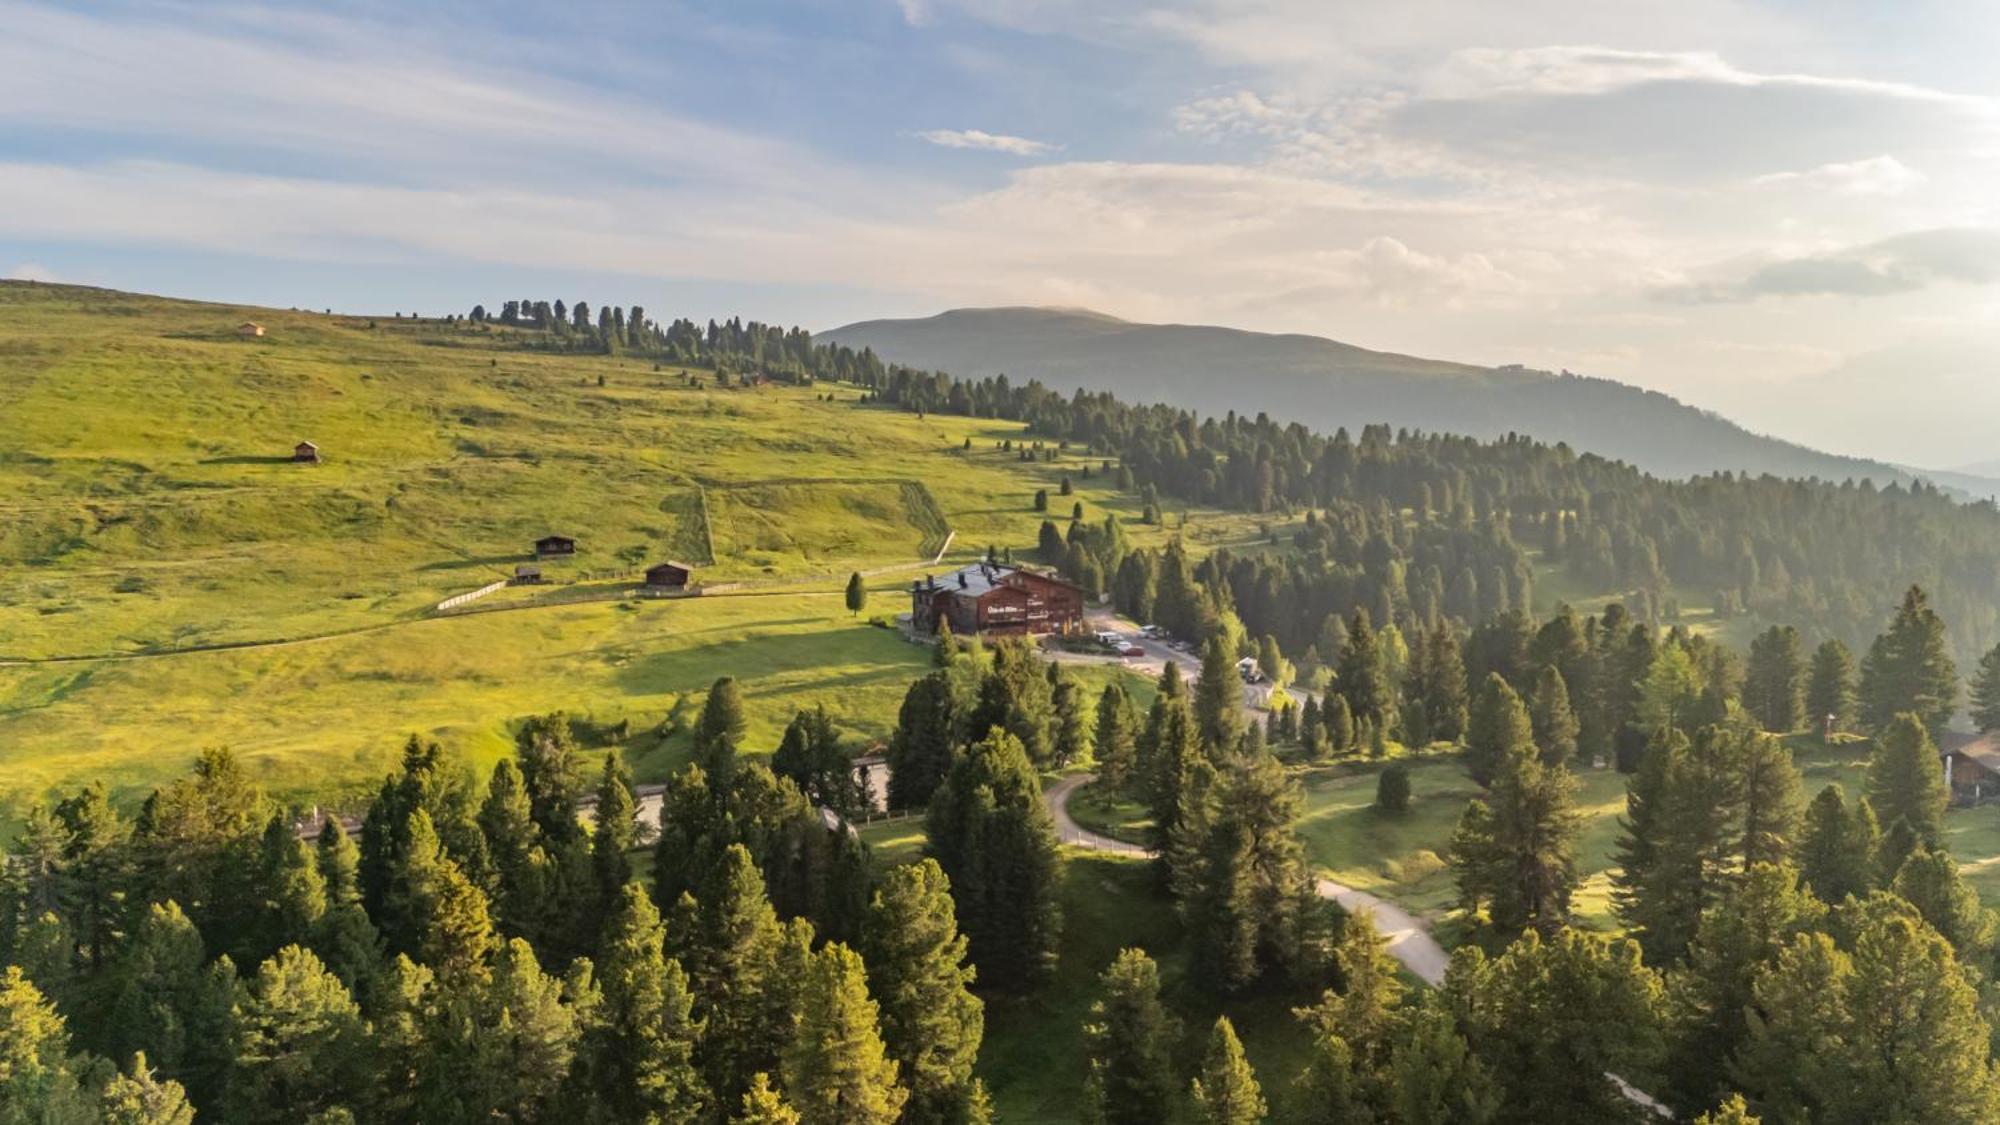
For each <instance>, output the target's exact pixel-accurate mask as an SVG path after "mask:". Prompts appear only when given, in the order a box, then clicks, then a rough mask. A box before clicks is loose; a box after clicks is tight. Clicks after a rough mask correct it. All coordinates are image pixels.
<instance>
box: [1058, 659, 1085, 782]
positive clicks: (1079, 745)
mask: <svg viewBox="0 0 2000 1125" xmlns="http://www.w3.org/2000/svg"><path fill="white" fill-rule="evenodd" d="M1049 702H1050V705H1051V706H1052V707H1053V708H1054V709H1055V721H1054V726H1053V734H1054V744H1053V747H1052V749H1053V753H1052V754H1051V757H1050V760H1051V762H1052V763H1053V764H1054V765H1055V766H1056V768H1058V769H1061V768H1064V767H1066V766H1070V765H1074V764H1077V763H1080V762H1083V761H1086V760H1087V759H1089V757H1090V754H1091V738H1090V734H1091V731H1090V722H1089V719H1088V718H1086V716H1085V713H1084V707H1085V703H1084V687H1083V684H1081V683H1080V682H1078V681H1077V678H1076V677H1075V676H1073V675H1071V674H1070V672H1069V671H1068V669H1066V668H1064V667H1063V666H1062V665H1061V664H1057V663H1054V662H1053V661H1052V662H1050V664H1049Z"/></svg>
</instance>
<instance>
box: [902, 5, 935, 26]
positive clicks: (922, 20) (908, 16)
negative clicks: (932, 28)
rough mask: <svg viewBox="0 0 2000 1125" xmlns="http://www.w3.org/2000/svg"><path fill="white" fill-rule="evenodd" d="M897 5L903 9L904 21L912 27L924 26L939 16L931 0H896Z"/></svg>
mask: <svg viewBox="0 0 2000 1125" xmlns="http://www.w3.org/2000/svg"><path fill="white" fill-rule="evenodd" d="M896 6H897V7H898V8H901V9H902V12H903V22H904V23H907V24H909V25H910V26H911V27H923V26H925V25H927V24H929V23H930V22H931V21H932V20H934V19H936V18H937V13H935V12H933V11H932V10H931V5H930V0H896Z"/></svg>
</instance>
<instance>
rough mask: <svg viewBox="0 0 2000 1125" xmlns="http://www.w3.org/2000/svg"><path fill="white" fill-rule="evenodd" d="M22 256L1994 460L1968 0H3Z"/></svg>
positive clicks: (1993, 17)
mask: <svg viewBox="0 0 2000 1125" xmlns="http://www.w3.org/2000/svg"><path fill="white" fill-rule="evenodd" d="M0 28H5V30H6V34H5V35H0V276H10V275H11V276H22V277H41V278H54V279H60V280H67V281H79V282H85V283H91V284H100V285H108V286H115V287H120V288H129V289H139V290H146V291H153V292H162V293H170V294H175V295H184V296H193V297H207V298H216V299H226V300H239V301H248V302H256V303H264V304H274V305H298V306H308V307H327V306H332V307H337V308H342V309H349V310H354V311H373V312H389V311H397V310H405V311H407V310H419V311H423V312H426V313H440V312H445V311H458V310H462V309H464V308H466V307H469V306H470V305H471V304H472V303H474V302H479V301H483V302H486V303H489V304H491V303H493V302H496V301H498V300H503V299H506V298H507V297H510V296H516V295H523V294H537V295H547V296H549V297H556V296H562V297H566V298H568V299H572V300H574V299H576V298H583V299H585V300H588V301H590V302H592V303H601V302H604V301H607V300H610V301H616V302H620V303H640V304H644V305H645V306H646V307H647V308H648V309H652V310H658V311H660V312H669V313H672V314H688V315H696V316H708V315H717V316H721V315H730V314H742V315H746V316H754V317H760V318H765V319H775V320H783V321H787V322H797V323H803V324H805V325H807V326H809V327H831V326H833V325H836V324H839V323H843V322H845V321H848V320H852V319H860V318H864V317H872V316H893V315H921V314H927V313H931V312H935V311H938V310H940V309H943V308H947V307H953V306H959V305H970V304H1063V305H1081V306H1088V307H1092V308H1097V309H1100V310H1102V311H1105V312H1110V313H1113V314H1116V315H1121V316H1127V317H1131V318H1134V319H1146V320H1178V321H1198V322H1208V323H1225V324H1232V325H1238V326H1241V327H1247V328H1256V329H1266V330H1283V331H1304V332H1314V333H1319V334H1323V335H1329V336H1334V337H1336V338H1340V339H1345V340H1349V341H1351V342H1354V343H1359V344H1363V345H1366V346H1371V347H1380V348H1389V349H1394V350H1399V351H1407V352H1414V353H1418V354H1426V355H1436V356H1442V357H1449V358H1456V359H1465V360H1470V361H1475V362H1488V363H1509V362H1523V363H1528V364H1530V365H1533V366H1539V367H1548V368H1552V369H1557V368H1568V369H1572V370H1577V371H1583V372H1588V373H1591V374H1598V375H1605V376H1610V377H1614V378H1620V379H1625V380H1628V381H1631V382H1636V383H1641V384H1643V385H1647V386H1651V387H1657V388H1659V389H1662V390H1666V391H1669V392H1671V393H1674V394H1677V395H1680V396H1682V397H1684V398H1687V399H1689V400H1691V401H1695V402H1697V403H1700V404H1703V405H1707V406H1711V407H1714V408H1717V409H1720V410H1723V411H1724V412H1726V413H1729V414H1731V415H1733V416H1735V417H1738V418H1740V419H1741V420H1743V421H1745V422H1746V423H1748V424H1751V425H1753V426H1755V427H1758V428H1761V429H1765V430H1768V431H1771V432H1776V433H1780V434H1782V435H1784V436H1787V437H1792V438H1796V439H1799V440H1803V441H1807V442H1810V443H1812V444H1815V445H1819V446H1822V447H1826V448H1832V449H1838V450H1842V451H1848V452H1857V453H1864V454H1870V455H1875V456H1883V457H1889V458H1894V459H1899V460H1903V461H1906V462H1911V463H1918V464H1928V465H1934V466H1939V467H1946V466H1951V465H1957V464H1962V463H1967V462H1974V461H1981V460H1989V459H1994V458H2000V448H1996V447H1995V443H1994V440H1993V438H1992V436H1991V424H1990V419H1991V418H1993V417H1995V416H2000V378H1996V376H1997V375H2000V334H1996V333H1995V329H1996V328H2000V301H1996V289H1995V286H1996V284H2000V214H1996V210H2000V202H1996V200H2000V193H1995V192H1994V191H1993V190H1992V187H1991V185H1992V184H1993V183H1995V182H2000V177H1996V175H1995V174H1996V173H2000V70H1996V69H1995V68H1994V67H1992V66H1991V59H1992V58H1994V57H1996V55H2000V13H1996V11H1995V9H1994V8H1993V7H1992V5H1990V4H1986V3H1980V2H1975V0H1911V2H1909V3H1901V4H1890V3H1863V2H1860V0H1815V2H1813V3H1806V2H1804V0H1680V2H1678V3H1675V4H1672V5H1662V4H1641V3H1603V2H1599V3H1592V4H1582V3H1571V2H1555V0H1513V2H1510V3H1507V4H1494V3H1491V2H1490V0H1478V2H1475V0H1401V2H1398V3H1389V2H1380V0H1359V2H1354V0H1350V2H1328V0H1171V2H1169V3H1160V4H1154V3H1140V2H1137V0H838V2H836V0H823V2H813V0H800V2H792V3H779V2H775V0H738V2H735V3H721V2H717V3H644V4H642V3H619V4H592V3H568V4H561V5H549V4H540V5H526V4H515V3H507V2H501V3H485V4H478V5H473V4H427V5H421V6H416V5H403V4H389V3H373V4H349V5H324V4H313V5H306V4H298V5H285V4H261V5H253V4H185V5H182V4H150V3H149V4H94V3H69V4H50V3H21V2H10V0H0Z"/></svg>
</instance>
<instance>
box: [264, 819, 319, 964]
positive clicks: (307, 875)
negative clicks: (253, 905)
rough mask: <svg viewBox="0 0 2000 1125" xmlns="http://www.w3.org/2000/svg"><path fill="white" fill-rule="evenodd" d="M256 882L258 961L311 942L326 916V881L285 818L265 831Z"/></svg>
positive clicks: (306, 845)
mask: <svg viewBox="0 0 2000 1125" xmlns="http://www.w3.org/2000/svg"><path fill="white" fill-rule="evenodd" d="M253 880H254V886H255V888H256V889H255V893H256V894H257V896H258V899H259V902H258V910H257V922H258V934H259V940H258V941H257V942H256V944H255V946H254V949H255V953H256V960H258V961H261V960H263V959H264V957H266V956H268V955H270V954H271V953H272V952H274V951H276V950H278V949H280V948H282V947H284V946H287V945H303V944H306V943H307V942H309V941H310V940H311V939H312V936H313V934H314V932H315V931H316V930H317V928H318V926H319V922H320V919H321V918H322V917H323V916H324V915H325V914H326V908H327V907H326V879H325V877H324V876H322V875H321V874H320V870H319V864H318V861H317V858H316V857H315V856H314V854H313V849H312V846H311V845H310V844H307V843H306V842H305V841H304V840H301V839H299V838H298V834H297V833H296V832H294V831H293V829H292V825H291V821H290V820H288V819H287V818H286V817H285V816H284V815H283V814H277V815H274V816H272V817H271V820H270V823H269V824H267V825H265V827H264V839H263V843H262V846H261V847H260V848H259V849H258V861H257V871H256V873H255V875H254V877H253Z"/></svg>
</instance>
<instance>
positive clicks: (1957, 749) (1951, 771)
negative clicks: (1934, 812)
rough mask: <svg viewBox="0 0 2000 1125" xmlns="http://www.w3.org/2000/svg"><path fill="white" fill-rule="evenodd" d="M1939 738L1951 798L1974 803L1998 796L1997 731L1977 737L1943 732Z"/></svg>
mask: <svg viewBox="0 0 2000 1125" xmlns="http://www.w3.org/2000/svg"><path fill="white" fill-rule="evenodd" d="M1940 741H1941V742H1942V743H1943V747H1942V748H1941V749H1940V750H1939V757H1941V758H1942V759H1943V760H1944V779H1945V784H1946V785H1948V786H1950V787H1951V797H1952V800H1953V801H1956V802H1958V803H1960V804H1968V805H1976V804H1979V803H1980V802H1982V801H1987V800H1991V799H1992V798H1993V797H1994V796H1996V795H2000V733H1996V734H1984V735H1980V736H1979V737H1977V738H1968V737H1967V736H1965V735H1951V734H1947V735H1946V736H1945V737H1944V738H1943V739H1941V740H1940Z"/></svg>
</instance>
